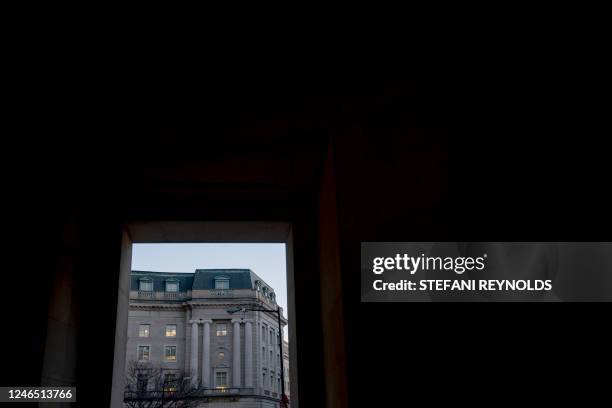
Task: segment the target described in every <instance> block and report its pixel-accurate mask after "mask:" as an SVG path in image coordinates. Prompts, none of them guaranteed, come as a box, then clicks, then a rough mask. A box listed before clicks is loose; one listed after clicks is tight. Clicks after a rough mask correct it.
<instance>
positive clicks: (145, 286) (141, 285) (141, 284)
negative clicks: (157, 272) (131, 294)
mask: <svg viewBox="0 0 612 408" xmlns="http://www.w3.org/2000/svg"><path fill="white" fill-rule="evenodd" d="M138 290H139V291H141V292H152V291H153V281H152V280H151V279H149V278H142V279H140V280H139V281H138Z"/></svg>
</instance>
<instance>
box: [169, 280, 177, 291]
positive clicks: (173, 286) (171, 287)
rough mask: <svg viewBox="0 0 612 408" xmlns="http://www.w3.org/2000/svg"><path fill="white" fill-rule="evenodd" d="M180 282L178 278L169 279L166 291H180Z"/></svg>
mask: <svg viewBox="0 0 612 408" xmlns="http://www.w3.org/2000/svg"><path fill="white" fill-rule="evenodd" d="M178 290H179V283H178V281H177V280H167V281H166V292H178Z"/></svg>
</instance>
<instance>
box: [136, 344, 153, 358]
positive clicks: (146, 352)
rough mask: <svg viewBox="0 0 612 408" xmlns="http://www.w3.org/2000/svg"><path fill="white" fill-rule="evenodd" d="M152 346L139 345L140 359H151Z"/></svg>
mask: <svg viewBox="0 0 612 408" xmlns="http://www.w3.org/2000/svg"><path fill="white" fill-rule="evenodd" d="M150 354H151V346H138V361H149V357H150Z"/></svg>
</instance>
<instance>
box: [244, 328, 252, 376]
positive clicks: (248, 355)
mask: <svg viewBox="0 0 612 408" xmlns="http://www.w3.org/2000/svg"><path fill="white" fill-rule="evenodd" d="M244 386H245V387H248V388H253V323H252V321H251V320H247V321H246V322H245V323H244Z"/></svg>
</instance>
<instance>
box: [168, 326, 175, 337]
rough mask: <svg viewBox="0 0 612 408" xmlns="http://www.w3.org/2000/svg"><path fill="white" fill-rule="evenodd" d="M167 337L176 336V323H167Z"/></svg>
mask: <svg viewBox="0 0 612 408" xmlns="http://www.w3.org/2000/svg"><path fill="white" fill-rule="evenodd" d="M166 337H176V324H167V325H166Z"/></svg>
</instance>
